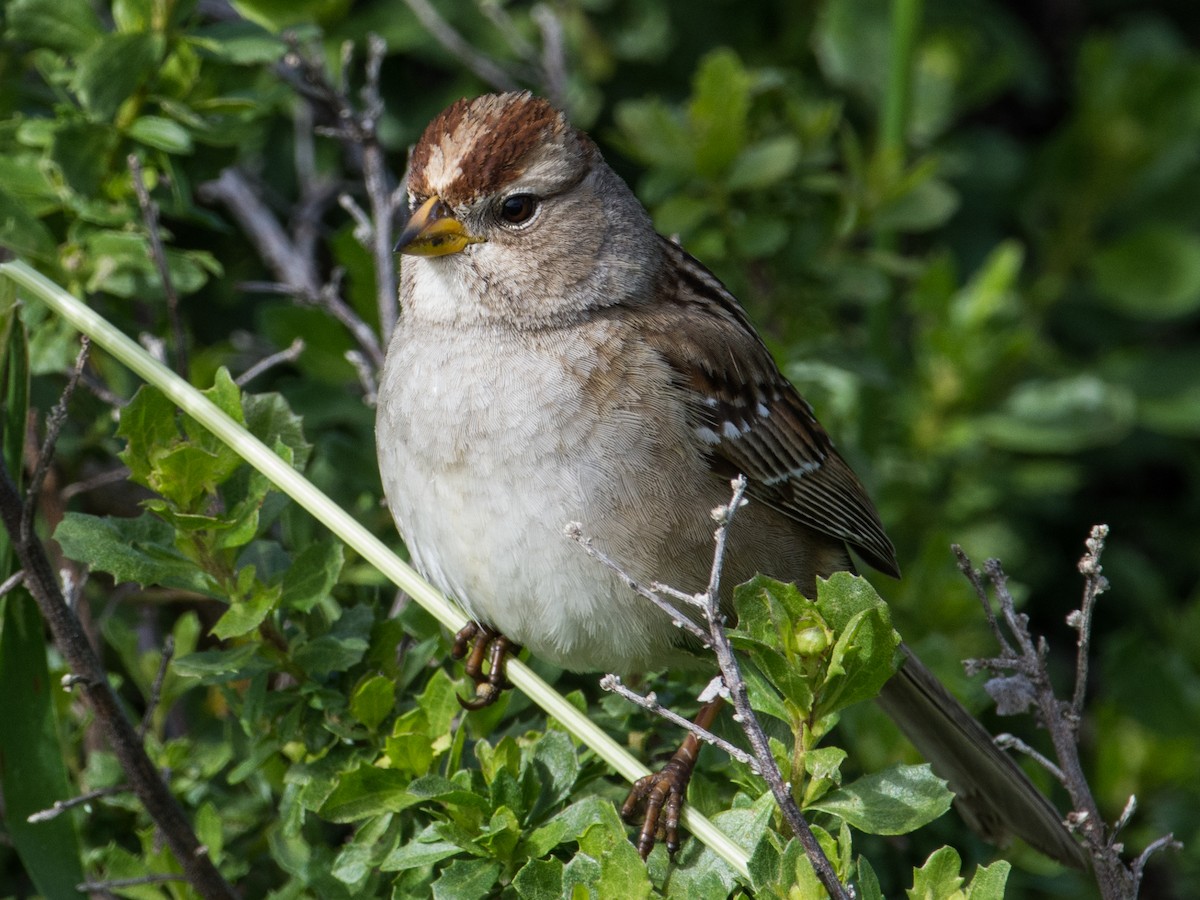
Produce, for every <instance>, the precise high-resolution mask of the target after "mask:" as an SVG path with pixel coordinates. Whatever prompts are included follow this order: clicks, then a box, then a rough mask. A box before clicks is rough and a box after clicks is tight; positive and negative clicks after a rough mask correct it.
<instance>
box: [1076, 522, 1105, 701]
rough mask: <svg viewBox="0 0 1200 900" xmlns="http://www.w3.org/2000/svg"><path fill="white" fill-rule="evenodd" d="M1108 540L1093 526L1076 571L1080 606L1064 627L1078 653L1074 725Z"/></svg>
mask: <svg viewBox="0 0 1200 900" xmlns="http://www.w3.org/2000/svg"><path fill="white" fill-rule="evenodd" d="M1107 537H1108V526H1107V525H1095V526H1093V527H1092V533H1091V534H1090V535H1089V536H1088V539H1087V545H1086V546H1087V552H1086V553H1085V554H1084V555H1083V558H1082V559H1081V560H1079V571H1080V572H1081V573H1082V574H1083V603H1082V604H1080V607H1079V609H1078V610H1077V611H1076V612H1074V613H1072V614H1071V615H1070V616H1068V617H1067V624H1068V625H1070V626H1072V627H1073V628H1074V629H1075V630H1076V631H1077V632H1079V641H1078V644H1077V647H1078V650H1077V652H1076V654H1075V694H1074V696H1073V697H1072V699H1071V712H1072V713H1073V714H1074V717H1075V721H1076V722H1078V721H1079V720H1080V719H1081V718H1082V717H1083V704H1084V700H1085V699H1086V697H1087V680H1088V656H1089V655H1090V653H1091V644H1092V613H1093V611H1094V610H1095V608H1096V599H1097V598H1098V597H1099V596H1100V595H1101V594H1102V593H1104V591H1106V590H1107V589H1108V579H1107V578H1105V577H1104V575H1103V574H1102V573H1103V571H1104V570H1103V569H1102V568H1101V567H1100V554H1102V553H1103V552H1104V540H1105V538H1107Z"/></svg>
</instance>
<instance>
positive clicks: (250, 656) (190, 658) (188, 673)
mask: <svg viewBox="0 0 1200 900" xmlns="http://www.w3.org/2000/svg"><path fill="white" fill-rule="evenodd" d="M270 668H271V664H270V663H269V662H268V661H267V660H266V659H264V658H263V657H262V656H260V655H259V653H258V647H257V646H256V645H255V644H244V645H242V646H241V647H232V648H230V649H228V650H203V651H201V652H200V653H189V654H188V655H187V656H180V657H177V658H176V659H175V660H174V661H172V663H171V670H172V671H173V672H175V673H176V674H177V675H181V676H183V677H184V678H197V679H199V683H200V684H220V683H222V682H226V681H238V680H241V679H244V678H250V677H251V676H253V675H257V674H258V673H260V672H265V671H267V670H268V669H270Z"/></svg>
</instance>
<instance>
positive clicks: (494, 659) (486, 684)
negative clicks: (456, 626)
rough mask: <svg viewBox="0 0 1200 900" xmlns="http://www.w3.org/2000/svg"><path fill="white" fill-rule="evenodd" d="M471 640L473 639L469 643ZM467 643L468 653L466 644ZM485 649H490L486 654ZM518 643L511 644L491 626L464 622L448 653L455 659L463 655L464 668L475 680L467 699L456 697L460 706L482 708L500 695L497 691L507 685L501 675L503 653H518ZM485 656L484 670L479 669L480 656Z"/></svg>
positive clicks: (481, 662)
mask: <svg viewBox="0 0 1200 900" xmlns="http://www.w3.org/2000/svg"><path fill="white" fill-rule="evenodd" d="M472 642H473V643H472ZM468 647H470V655H469V656H468V655H467V648H468ZM489 650H490V651H491V652H490V654H489ZM520 652H521V646H520V644H515V643H513V642H512V641H510V640H509V639H508V638H506V637H505V636H504V635H502V634H501V633H500V632H498V631H496V630H495V629H492V628H488V626H486V625H480V624H479V623H477V622H468V623H467V624H466V625H464V626H463V627H462V629H461V630H460V631H459V632H458V634H456V635H455V636H454V646H453V647H452V648H451V650H450V655H451V656H453V657H454V658H455V659H462V658H463V657H464V656H465V657H466V658H467V661H466V663H465V664H464V666H463V667H464V668H465V669H466V671H467V675H469V676H470V678H471V680H472V681H474V682H475V696H474V697H473V698H472V699H470V700H464V699H463V698H462V697H459V698H458V702H459V704H461V705H462V708H463V709H470V710H475V709H483V708H484V707H486V706H491V705H492V704H493V703H495V702H496V701H497V700H498V699H500V692H501V691H502V690H504V689H505V688H506V687H508V686H509V684H508V679H507V678H505V677H504V657H505V655H506V654H508V653H520ZM485 656H486V657H487V658H488V671H487V672H486V673H485V672H484V671H483V659H484V657H485Z"/></svg>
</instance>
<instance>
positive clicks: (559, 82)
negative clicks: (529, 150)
mask: <svg viewBox="0 0 1200 900" xmlns="http://www.w3.org/2000/svg"><path fill="white" fill-rule="evenodd" d="M531 15H532V16H533V21H535V22H536V23H537V26H538V30H539V31H540V32H541V33H542V59H541V70H542V85H543V87H544V89H545V91H546V96H547V97H549V98H550V102H551V103H553V104H554V105H555V106H557V107H558V108H559V109H565V108H566V104H567V55H566V49H565V43H564V41H563V27H562V22H560V21H559V20H558V16H557V15H555V13H554V10H553V9H551V8H550V7H549V6H547V5H546V4H545V3H539V4H537V5H536V6H535V7H534V8H533V11H532V13H531Z"/></svg>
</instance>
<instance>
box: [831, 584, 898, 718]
mask: <svg viewBox="0 0 1200 900" xmlns="http://www.w3.org/2000/svg"><path fill="white" fill-rule="evenodd" d="M817 606H818V608H819V609H820V610H821V613H822V615H823V617H824V619H825V621H826V623H827V624H828V625H829V626H830V627H831V628H832V629H833V630H834V632H835V633H836V634H837V641H836V643H835V644H834V646H833V650H832V652H831V653H830V657H829V668H828V670H827V674H826V679H825V683H824V684H823V685H822V687H821V690H820V696H819V698H818V701H817V704H816V706H815V707H814V709H813V715H814V717H815V718H817V719H820V718H823V717H825V716H828V715H830V714H831V713H834V712H837V711H838V710H840V709H844V708H845V707H847V706H851V705H852V704H855V703H859V702H861V701H863V700H869V699H871V698H872V697H874V696H876V695H877V694H878V693H879V690H880V688H882V687H883V685H884V682H886V681H887V680H888V679H889V678H891V676H892V674H893V673H894V672H895V670H896V648H897V647H899V646H900V635H899V634H897V633H896V630H895V629H894V628H892V622H891V616H890V614H889V613H888V608H887V604H885V603H884V602H883V600H882V599H880V597H879V595H878V594H876V593H875V589H874V588H872V587H871V585H870V583H869V582H868V581H866V579H864V578H860V577H857V576H854V575H851V574H850V573H848V572H837V573H835V574H834V575H833V576H832V577H831V578H829V579H827V580H820V581H818V584H817Z"/></svg>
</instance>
